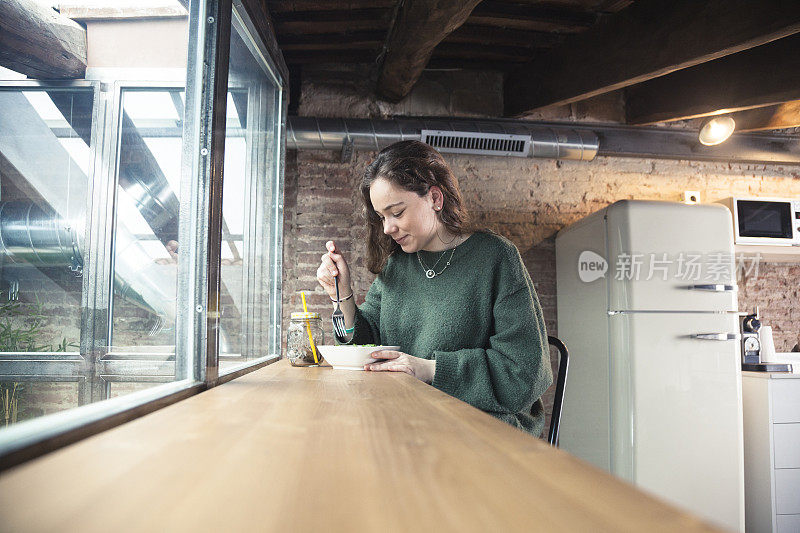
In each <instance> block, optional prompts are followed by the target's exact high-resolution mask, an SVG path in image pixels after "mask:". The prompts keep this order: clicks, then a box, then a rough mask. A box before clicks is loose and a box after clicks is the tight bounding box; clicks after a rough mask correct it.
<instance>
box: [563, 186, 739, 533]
mask: <svg viewBox="0 0 800 533" xmlns="http://www.w3.org/2000/svg"><path fill="white" fill-rule="evenodd" d="M730 216H731V215H730V213H729V211H728V210H727V208H725V207H723V206H721V205H686V204H682V203H675V202H655V201H636V200H625V201H620V202H617V203H615V204H612V205H610V206H608V207H606V208H605V209H603V210H601V211H598V212H596V213H593V214H592V215H590V216H588V217H586V218H584V219H583V220H580V221H578V222H576V223H575V224H572V225H571V226H569V227H567V228H565V229H563V230H562V231H561V232H559V234H558V236H557V237H556V268H557V294H558V300H557V305H558V336H559V338H561V339H562V340H563V341H564V343H565V344H566V345H567V348H568V349H569V353H570V365H569V375H568V378H567V383H566V392H565V398H564V404H563V413H562V418H561V427H560V447H561V448H562V449H564V450H566V451H567V452H569V453H571V454H573V455H576V456H578V457H580V458H582V459H584V460H587V461H589V462H591V463H593V464H595V465H597V466H598V467H600V468H603V469H605V470H607V471H609V472H611V473H612V474H614V475H616V476H618V477H621V478H623V479H625V480H628V481H630V482H631V483H633V484H635V485H636V486H638V487H639V488H641V489H643V490H645V491H647V492H650V493H652V494H654V495H655V496H657V497H659V498H661V499H663V500H665V501H668V502H670V503H672V504H674V505H676V506H678V507H680V508H683V509H685V510H688V511H690V512H692V513H694V514H695V515H697V516H699V517H701V518H703V519H706V520H708V521H710V522H712V523H714V524H716V525H718V526H722V527H724V528H727V529H729V530H733V531H744V474H743V470H744V466H743V449H742V397H741V366H740V356H739V353H740V349H739V341H738V340H737V338H738V332H739V327H738V316H737V297H736V272H735V268H734V267H735V257H734V255H733V236H732V229H731V228H732V224H731V219H730Z"/></svg>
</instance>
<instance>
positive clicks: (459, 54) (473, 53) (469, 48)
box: [432, 43, 527, 63]
mask: <svg viewBox="0 0 800 533" xmlns="http://www.w3.org/2000/svg"><path fill="white" fill-rule="evenodd" d="M525 52H526V49H525V48H517V47H514V46H496V45H492V46H486V45H480V44H460V43H459V44H454V43H441V44H440V45H439V46H437V47H436V50H434V51H433V56H432V57H435V58H462V59H477V60H479V61H480V60H484V61H486V60H497V61H509V62H513V63H524V62H525V61H527V54H526V53H525Z"/></svg>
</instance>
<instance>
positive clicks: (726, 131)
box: [697, 117, 736, 146]
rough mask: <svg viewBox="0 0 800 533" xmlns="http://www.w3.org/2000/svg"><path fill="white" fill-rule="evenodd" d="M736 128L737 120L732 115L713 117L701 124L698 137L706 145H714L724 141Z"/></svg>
mask: <svg viewBox="0 0 800 533" xmlns="http://www.w3.org/2000/svg"><path fill="white" fill-rule="evenodd" d="M734 129H736V122H735V121H734V120H733V118H731V117H713V118H710V119H708V120H706V121H705V122H703V125H702V126H700V133H699V134H698V136H697V138H698V139H699V140H700V142H701V143H703V144H705V145H706V146H714V145H716V144H719V143H721V142H724V141H726V140H727V139H728V137H730V136H731V134H732V133H733V130H734Z"/></svg>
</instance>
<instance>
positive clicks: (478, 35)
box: [443, 19, 563, 49]
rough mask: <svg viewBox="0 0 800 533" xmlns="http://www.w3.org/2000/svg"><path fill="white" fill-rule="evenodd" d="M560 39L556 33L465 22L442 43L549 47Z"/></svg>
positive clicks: (533, 47) (559, 41)
mask: <svg viewBox="0 0 800 533" xmlns="http://www.w3.org/2000/svg"><path fill="white" fill-rule="evenodd" d="M467 20H469V19H467ZM562 40H563V36H561V35H559V34H557V33H549V32H543V31H520V30H513V29H508V28H494V27H491V26H475V25H472V24H468V23H467V24H464V25H463V26H461V27H460V28H458V29H457V30H455V31H454V32H453V33H451V34H450V35H448V36H447V37H446V38H445V39H444V41H443V43H467V44H483V45H491V46H494V45H499V46H518V47H522V48H530V49H535V48H550V47H553V46H555V45H557V44H559V43H561V41H562Z"/></svg>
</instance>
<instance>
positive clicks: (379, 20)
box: [272, 9, 392, 40]
mask: <svg viewBox="0 0 800 533" xmlns="http://www.w3.org/2000/svg"><path fill="white" fill-rule="evenodd" d="M391 16H392V10H391V9H357V10H352V11H339V10H335V11H303V12H290V13H289V12H284V13H275V14H274V15H273V16H272V20H273V22H274V23H275V31H276V33H277V34H278V38H279V40H280V39H282V38H283V37H284V36H285V35H309V34H320V33H345V32H353V31H369V30H377V31H383V32H385V31H386V30H387V29H388V28H389V24H390V22H391Z"/></svg>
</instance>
